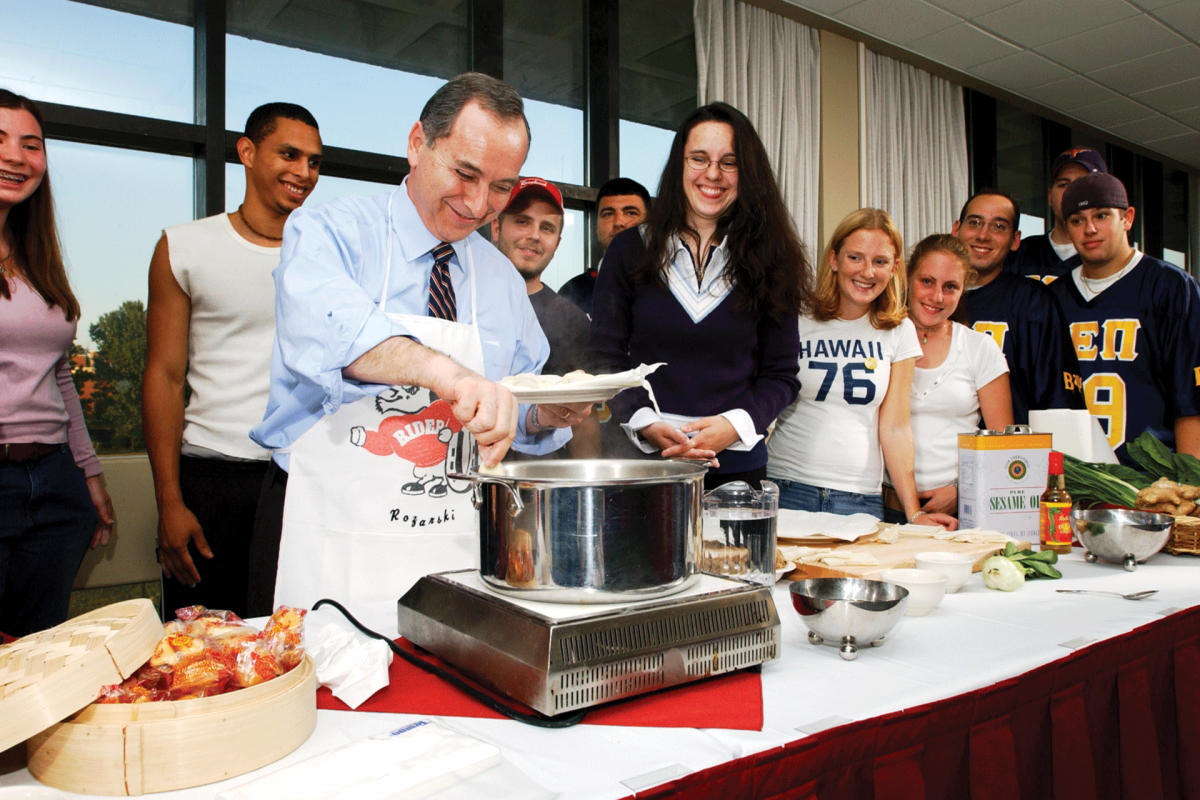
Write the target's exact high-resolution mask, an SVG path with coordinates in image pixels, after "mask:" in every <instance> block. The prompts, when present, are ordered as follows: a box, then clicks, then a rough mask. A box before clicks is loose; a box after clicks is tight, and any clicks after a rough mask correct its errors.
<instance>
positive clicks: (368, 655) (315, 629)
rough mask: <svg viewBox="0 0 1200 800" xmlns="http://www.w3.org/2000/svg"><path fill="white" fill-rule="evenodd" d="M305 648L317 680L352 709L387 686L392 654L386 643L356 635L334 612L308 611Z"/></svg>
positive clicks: (352, 628) (344, 620)
mask: <svg viewBox="0 0 1200 800" xmlns="http://www.w3.org/2000/svg"><path fill="white" fill-rule="evenodd" d="M304 649H305V652H307V653H308V654H309V655H311V656H312V658H313V661H314V662H315V663H316V666H317V681H318V682H319V683H320V684H321V685H322V686H327V687H329V689H330V691H332V692H333V696H334V697H336V698H337V699H339V700H341V701H342V702H343V703H345V704H346V705H348V706H350V707H351V708H358V707H359V706H360V705H362V703H363V702H364V701H366V699H367V698H369V697H370V696H371V695H373V694H375V693H376V692H377V691H379V690H380V689H382V688H383V687H385V686H387V685H388V666H389V665H391V663H392V651H391V649H389V648H388V646H387V643H386V642H383V641H380V640H379V639H372V638H370V637H369V636H364V635H363V634H362V633H359V632H358V630H356V629H355V628H354V627H353V626H351V625H350V623H349V622H347V621H346V618H345V617H343V616H342V615H341V614H340V613H338V611H337V610H336V609H331V608H328V607H325V608H318V609H317V610H316V611H310V612H309V613H308V617H307V618H306V619H305V621H304Z"/></svg>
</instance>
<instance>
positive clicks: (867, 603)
mask: <svg viewBox="0 0 1200 800" xmlns="http://www.w3.org/2000/svg"><path fill="white" fill-rule="evenodd" d="M906 605H908V589H905V588H904V587H903V586H897V585H896V584H894V583H884V582H883V581H868V580H863V579H862V578H811V579H809V580H806V581H796V582H795V583H793V584H792V606H793V607H794V608H795V609H796V611H798V612H800V619H802V620H804V624H805V625H807V626H808V640H809V641H810V642H812V643H813V644H822V643H823V642H824V641H825V640H826V639H828V640H830V641H831V642H833V643H840V645H841V648H840V652H841V656H842V658H844V659H846V660H847V661H853V660H854V659H855V658H857V657H858V648H859V647H861V646H864V645H868V644H869V645H873V646H875V647H878V646H879V645H881V644H883V637H884V636H885V635H886V634H887V633H888V632H889V631H891V630H892V628H894V627H896V623H897V622H899V621H900V618H901V617H903V616H904V607H905V606H906Z"/></svg>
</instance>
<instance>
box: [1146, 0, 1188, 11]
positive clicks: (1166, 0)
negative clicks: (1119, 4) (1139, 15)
mask: <svg viewBox="0 0 1200 800" xmlns="http://www.w3.org/2000/svg"><path fill="white" fill-rule="evenodd" d="M1132 2H1133V4H1134V5H1135V6H1140V7H1142V8H1144V9H1146V10H1147V11H1153V10H1154V9H1156V8H1163V7H1165V6H1169V5H1174V4H1175V3H1178V2H1179V0H1132ZM1184 2H1190V0H1184Z"/></svg>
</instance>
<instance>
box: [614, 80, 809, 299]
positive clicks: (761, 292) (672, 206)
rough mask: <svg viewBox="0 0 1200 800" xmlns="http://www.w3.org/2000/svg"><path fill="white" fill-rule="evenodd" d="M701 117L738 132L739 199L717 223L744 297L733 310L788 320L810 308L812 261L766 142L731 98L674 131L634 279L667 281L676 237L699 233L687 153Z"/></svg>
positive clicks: (732, 277) (735, 148)
mask: <svg viewBox="0 0 1200 800" xmlns="http://www.w3.org/2000/svg"><path fill="white" fill-rule="evenodd" d="M702 122H723V123H725V124H726V125H728V126H729V127H730V128H731V129H732V130H733V152H734V155H735V156H736V157H737V164H738V192H737V199H735V200H734V201H733V204H732V205H731V206H730V207H729V210H728V211H726V212H725V214H724V215H723V216H722V217H721V219H720V220H718V221H717V230H718V231H719V232H723V233H724V234H726V235H727V236H728V237H729V261H728V264H729V266H728V269H729V278H730V282H731V285H732V286H733V288H734V290H735V291H736V293H737V295H738V301H737V305H736V306H735V309H736V310H737V311H738V312H739V313H744V314H747V315H749V316H751V317H753V318H756V319H759V318H762V317H766V318H768V319H770V320H772V321H773V322H776V323H783V322H784V321H785V320H786V319H787V317H788V316H789V315H794V314H799V313H801V312H802V311H804V310H805V309H807V308H808V305H809V302H810V298H811V295H812V278H811V277H810V274H811V270H810V268H809V265H808V258H807V257H806V256H805V253H804V245H803V244H801V243H800V237H799V236H798V235H797V234H796V228H795V226H794V224H793V223H792V217H791V214H789V213H788V210H787V206H786V205H785V204H784V202H783V195H782V194H780V191H779V185H778V184H777V183H776V182H775V173H774V172H773V171H772V170H771V162H770V159H769V158H768V157H767V151H766V148H764V147H763V144H762V140H761V139H759V138H758V133H757V132H756V131H755V130H754V125H752V124H751V122H750V120H749V119H747V118H746V115H745V114H743V113H742V112H740V111H738V110H737V109H736V108H734V107H733V106H731V105H728V104H726V103H712V104H710V105H707V106H701V107H700V108H698V109H696V110H695V111H693V112H692V113H691V115H690V116H689V117H688V118H687V119H686V120H684V123H683V125H682V126H680V128H679V130H678V131H677V132H676V134H675V140H674V141H673V142H672V143H671V154H670V155H669V156H667V165H666V166H665V167H664V168H663V173H662V178H661V179H660V181H659V184H658V197H657V198H656V199H655V201H654V205H653V207H651V208H650V209H649V213H647V214H646V256H645V258H644V259H643V260H642V263H641V264H639V265H638V267H637V269H636V270H635V272H634V279H635V281H637V282H640V283H654V284H658V285H660V286H663V285H666V282H667V280H666V275H667V270H668V268H669V265H670V259H671V253H670V252H669V250H668V248H669V246H670V239H671V237H672V235H676V234H680V233H684V232H687V233H691V234H692V235H693V236H694V235H696V232H695V231H694V230H692V229H691V227H690V226H689V225H688V218H687V214H688V204H687V197H686V196H685V195H684V191H683V180H684V169H683V164H684V158H683V156H684V152H683V151H684V149H685V148H686V146H687V139H688V134H690V133H691V132H692V129H693V128H695V127H696V126H697V125H699V124H700V123H702ZM697 238H699V237H697ZM701 257H703V255H702V256H701Z"/></svg>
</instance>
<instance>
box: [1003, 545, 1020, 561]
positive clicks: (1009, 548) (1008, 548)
mask: <svg viewBox="0 0 1200 800" xmlns="http://www.w3.org/2000/svg"><path fill="white" fill-rule="evenodd" d="M1016 551H1017V546H1016V545H1015V544H1013V543H1012V542H1009V543H1008V544H1006V545H1004V557H1005V558H1009V557H1011V556H1012V554H1013V553H1015V552H1016Z"/></svg>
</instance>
